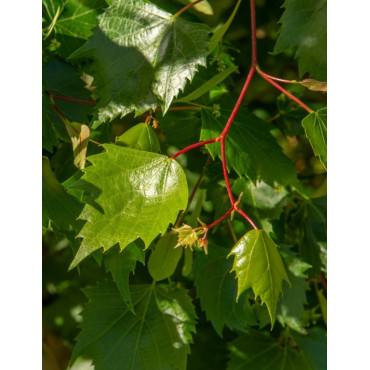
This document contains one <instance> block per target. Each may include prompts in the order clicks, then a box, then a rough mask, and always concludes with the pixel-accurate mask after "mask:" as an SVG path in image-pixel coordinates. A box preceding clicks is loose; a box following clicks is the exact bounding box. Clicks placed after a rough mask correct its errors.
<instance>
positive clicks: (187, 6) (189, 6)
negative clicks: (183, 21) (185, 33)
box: [173, 0, 203, 18]
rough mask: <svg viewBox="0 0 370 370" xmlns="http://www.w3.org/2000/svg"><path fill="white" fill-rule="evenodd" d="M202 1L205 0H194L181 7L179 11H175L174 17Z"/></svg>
mask: <svg viewBox="0 0 370 370" xmlns="http://www.w3.org/2000/svg"><path fill="white" fill-rule="evenodd" d="M201 1H203V0H197V1H194V2H193V3H191V4H189V5H186V6H184V7H183V8H182V9H180V10H179V11H178V12H177V13H175V14H174V15H173V18H176V17H178V16H179V15H181V14H182V13H184V12H186V11H187V10H188V9H190V8H192V7H193V6H194V5H196V4H198V3H200V2H201Z"/></svg>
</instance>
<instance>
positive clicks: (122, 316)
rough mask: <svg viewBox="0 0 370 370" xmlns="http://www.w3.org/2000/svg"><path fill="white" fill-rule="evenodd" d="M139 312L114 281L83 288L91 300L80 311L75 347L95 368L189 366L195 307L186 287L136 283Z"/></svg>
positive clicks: (75, 354)
mask: <svg viewBox="0 0 370 370" xmlns="http://www.w3.org/2000/svg"><path fill="white" fill-rule="evenodd" d="M130 290H131V297H132V301H133V304H134V309H135V312H136V315H134V314H133V313H132V312H131V311H129V309H128V308H127V306H126V305H125V304H124V303H123V301H122V298H121V295H120V293H119V291H118V290H117V288H116V286H115V285H114V284H113V283H105V284H101V285H98V286H96V287H94V288H89V289H85V290H84V293H85V294H86V295H87V297H88V298H89V303H88V304H87V305H86V307H85V308H84V311H83V313H82V316H83V321H82V324H81V329H82V330H81V332H80V334H79V335H78V337H77V344H76V346H75V348H74V351H73V355H72V360H71V362H72V363H73V362H74V361H75V360H76V358H77V357H78V356H83V357H85V358H91V359H92V360H93V363H94V365H95V370H106V369H122V370H125V369H127V370H128V369H129V370H135V369H137V370H141V369H143V368H145V367H147V368H148V365H149V366H150V369H180V370H185V369H186V360H187V354H188V353H189V352H190V343H192V332H194V331H195V319H196V315H195V311H194V307H193V305H192V303H191V300H190V298H189V296H188V295H187V293H186V290H184V289H182V288H176V287H169V286H167V285H134V286H132V287H131V289H130Z"/></svg>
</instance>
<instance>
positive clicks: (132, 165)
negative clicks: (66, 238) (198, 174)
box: [70, 144, 188, 268]
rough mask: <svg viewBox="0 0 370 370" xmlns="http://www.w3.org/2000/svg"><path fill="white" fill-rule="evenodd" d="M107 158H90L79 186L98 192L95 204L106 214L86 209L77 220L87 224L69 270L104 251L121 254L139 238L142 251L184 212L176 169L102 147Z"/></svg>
mask: <svg viewBox="0 0 370 370" xmlns="http://www.w3.org/2000/svg"><path fill="white" fill-rule="evenodd" d="M103 147H104V149H105V150H106V151H105V152H103V153H101V154H97V155H94V156H91V157H89V158H88V161H89V162H91V163H92V166H90V167H87V168H86V169H85V175H84V176H83V178H82V179H83V180H85V181H87V182H89V183H91V184H93V185H94V186H96V187H97V188H99V189H100V190H101V194H100V196H99V198H98V199H97V203H98V204H99V205H100V206H101V207H102V209H103V211H104V213H101V212H99V211H98V210H97V209H95V208H94V207H92V206H91V205H89V204H87V205H85V208H84V209H83V211H82V213H81V215H80V218H81V219H83V220H86V221H87V222H86V224H85V225H84V227H83V228H82V230H81V231H80V233H79V234H78V237H82V238H83V241H82V243H81V247H80V249H79V250H78V252H77V254H76V256H75V258H74V260H73V261H72V264H71V266H70V268H73V267H75V266H76V265H77V264H78V263H80V262H81V261H82V260H83V259H84V258H85V257H87V256H88V255H89V254H91V253H92V252H94V251H95V250H97V249H99V248H101V247H103V249H104V251H106V250H108V249H109V248H111V247H112V246H113V245H115V244H116V243H119V244H120V248H121V250H123V249H124V248H125V247H126V246H127V245H128V244H130V243H131V242H133V241H134V240H136V239H137V238H141V239H142V240H143V242H144V245H145V248H146V247H147V246H148V245H149V243H150V242H152V240H153V239H154V238H155V237H156V236H157V235H158V234H164V233H165V232H166V230H167V227H168V225H169V223H174V221H175V220H176V217H177V214H178V212H179V211H180V210H184V209H186V206H187V201H188V188H187V182H186V177H185V173H184V171H183V169H182V168H181V167H180V165H179V164H178V163H177V162H176V161H175V160H172V159H169V158H168V157H166V156H164V155H160V154H156V153H150V152H143V151H138V150H135V149H129V148H125V147H121V146H118V145H114V144H104V145H103Z"/></svg>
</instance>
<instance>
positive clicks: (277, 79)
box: [257, 68, 298, 84]
mask: <svg viewBox="0 0 370 370" xmlns="http://www.w3.org/2000/svg"><path fill="white" fill-rule="evenodd" d="M258 69H259V68H258ZM258 69H257V70H258ZM259 71H261V69H259ZM263 73H264V75H265V76H266V77H268V78H269V79H270V80H274V81H278V82H282V83H285V84H297V83H298V82H297V81H294V80H285V79H284V78H280V77H275V76H271V75H269V74H267V73H265V72H263Z"/></svg>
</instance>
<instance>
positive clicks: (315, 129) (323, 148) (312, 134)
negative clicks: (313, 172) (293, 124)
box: [302, 108, 327, 168]
mask: <svg viewBox="0 0 370 370" xmlns="http://www.w3.org/2000/svg"><path fill="white" fill-rule="evenodd" d="M302 126H303V127H304V130H305V132H306V136H307V138H308V140H310V143H311V146H312V148H313V151H314V152H315V154H316V155H317V156H318V157H319V158H320V161H321V163H322V164H323V165H324V167H325V168H327V109H326V108H322V109H319V110H318V111H317V112H312V113H310V114H309V115H308V116H307V117H306V118H304V119H303V120H302Z"/></svg>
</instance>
